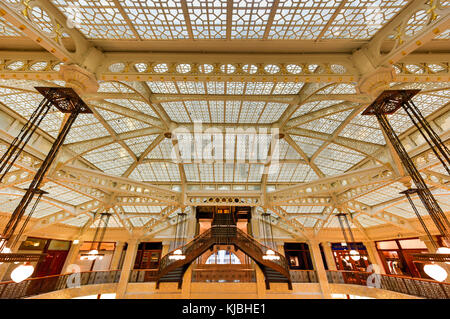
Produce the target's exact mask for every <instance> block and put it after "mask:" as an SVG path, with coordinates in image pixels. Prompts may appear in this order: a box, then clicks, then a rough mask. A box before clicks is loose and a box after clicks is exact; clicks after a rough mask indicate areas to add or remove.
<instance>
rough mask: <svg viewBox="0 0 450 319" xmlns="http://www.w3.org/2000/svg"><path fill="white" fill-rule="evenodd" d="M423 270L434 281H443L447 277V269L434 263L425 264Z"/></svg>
mask: <svg viewBox="0 0 450 319" xmlns="http://www.w3.org/2000/svg"><path fill="white" fill-rule="evenodd" d="M423 271H425V273H426V274H427V275H428V276H430V277H431V278H433V279H434V280H436V281H440V282H442V281H444V280H445V279H447V276H448V274H447V271H446V270H445V269H444V268H442V267H441V266H439V265H436V264H435V263H431V264H427V265H425V266H424V267H423Z"/></svg>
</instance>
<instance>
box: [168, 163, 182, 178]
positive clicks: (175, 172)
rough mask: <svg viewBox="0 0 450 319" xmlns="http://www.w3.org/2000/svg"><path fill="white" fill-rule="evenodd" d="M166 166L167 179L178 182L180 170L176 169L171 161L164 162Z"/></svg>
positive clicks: (175, 165) (176, 166)
mask: <svg viewBox="0 0 450 319" xmlns="http://www.w3.org/2000/svg"><path fill="white" fill-rule="evenodd" d="M165 164H166V168H167V173H168V174H169V179H170V181H172V182H179V181H180V180H181V179H180V171H179V169H178V165H177V164H173V163H165Z"/></svg>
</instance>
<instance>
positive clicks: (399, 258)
mask: <svg viewBox="0 0 450 319" xmlns="http://www.w3.org/2000/svg"><path fill="white" fill-rule="evenodd" d="M377 249H378V253H379V255H380V257H381V259H382V261H383V264H384V268H385V270H386V272H387V273H388V274H391V275H399V276H409V277H418V278H426V279H430V277H428V276H427V275H426V274H425V273H424V271H423V266H424V264H423V263H420V262H416V261H415V260H414V257H413V255H414V254H420V253H427V252H428V249H427V247H426V245H425V243H424V242H423V241H421V240H420V239H419V238H408V239H395V240H388V241H379V242H377Z"/></svg>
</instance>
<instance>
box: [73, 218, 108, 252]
mask: <svg viewBox="0 0 450 319" xmlns="http://www.w3.org/2000/svg"><path fill="white" fill-rule="evenodd" d="M111 215H112V214H111V213H109V212H106V213H101V214H100V219H99V221H98V226H97V228H96V230H95V234H94V238H93V239H92V243H91V249H90V250H89V252H88V253H87V254H81V257H80V260H90V261H93V260H96V259H97V258H98V259H99V260H102V259H103V255H104V254H99V251H98V249H100V244H101V243H102V242H103V238H104V237H105V232H106V228H107V227H108V222H109V218H110V217H111ZM94 219H95V216H94ZM99 233H100V237H99V239H98V240H97V236H98V235H99ZM96 246H97V247H96Z"/></svg>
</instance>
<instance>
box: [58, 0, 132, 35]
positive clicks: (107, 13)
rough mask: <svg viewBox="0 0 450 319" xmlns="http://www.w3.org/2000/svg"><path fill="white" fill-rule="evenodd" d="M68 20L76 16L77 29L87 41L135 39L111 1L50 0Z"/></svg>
mask: <svg viewBox="0 0 450 319" xmlns="http://www.w3.org/2000/svg"><path fill="white" fill-rule="evenodd" d="M51 1H52V2H53V4H55V6H56V7H57V8H58V9H59V10H60V11H61V12H62V13H63V14H64V15H65V16H66V17H68V18H71V17H73V15H74V11H75V12H76V16H77V23H78V24H79V26H77V28H78V29H79V31H80V32H81V33H83V35H84V36H85V37H86V38H88V39H114V40H121V39H135V38H136V37H135V36H134V34H133V32H132V31H131V29H130V27H129V26H128V24H127V22H126V20H125V19H124V17H123V16H122V15H121V13H120V11H119V9H118V8H116V6H115V4H114V1H112V0H89V1H84V0H82V1H75V0H51Z"/></svg>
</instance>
